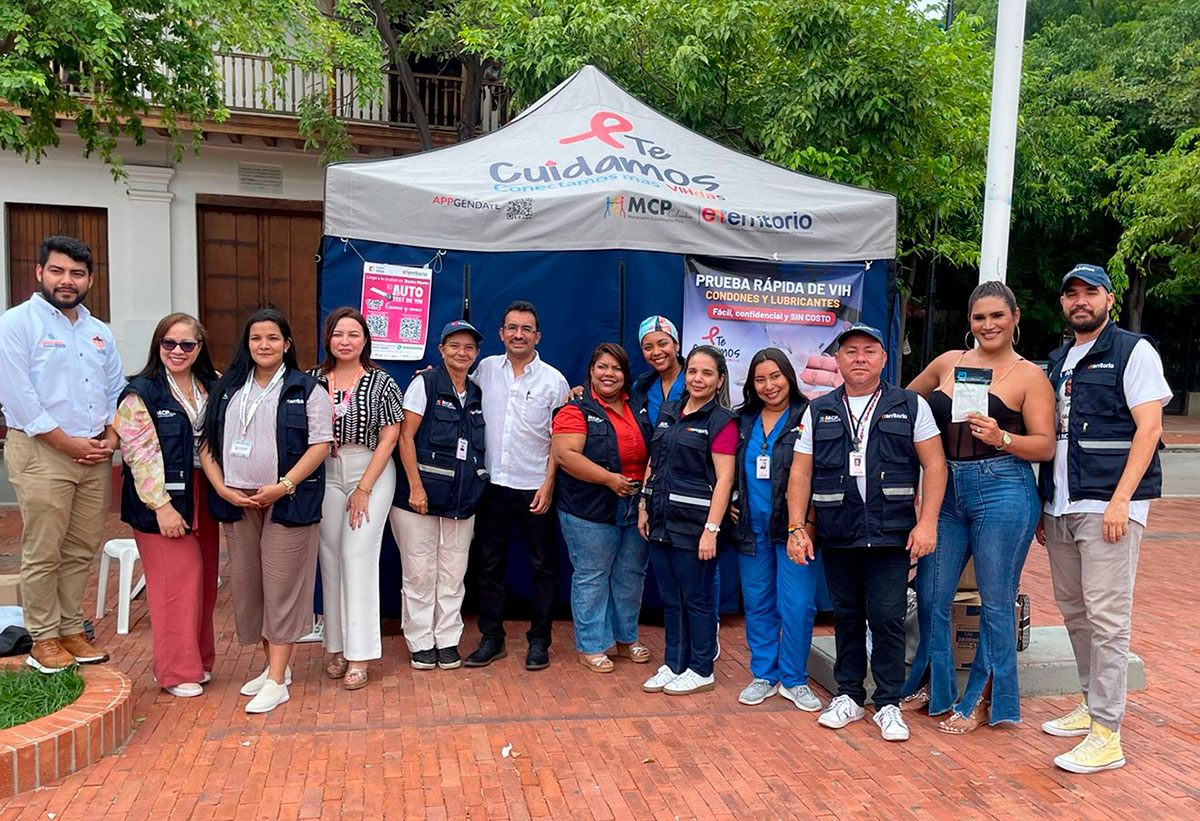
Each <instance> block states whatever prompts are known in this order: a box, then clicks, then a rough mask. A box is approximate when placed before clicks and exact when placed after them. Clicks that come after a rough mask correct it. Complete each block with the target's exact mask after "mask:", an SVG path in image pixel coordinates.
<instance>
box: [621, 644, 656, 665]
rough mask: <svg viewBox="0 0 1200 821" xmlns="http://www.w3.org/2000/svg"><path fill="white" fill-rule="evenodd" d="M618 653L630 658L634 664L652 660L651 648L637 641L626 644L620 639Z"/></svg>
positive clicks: (622, 656) (624, 657)
mask: <svg viewBox="0 0 1200 821" xmlns="http://www.w3.org/2000/svg"><path fill="white" fill-rule="evenodd" d="M617 655H618V656H620V657H621V658H623V659H629V660H630V661H632V662H633V663H634V664H645V663H646V662H648V661H650V648H649V647H646V646H645V645H644V644H638V643H637V642H636V641H635V642H633V643H632V644H624V643H622V642H619V641H618V642H617Z"/></svg>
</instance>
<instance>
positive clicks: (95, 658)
mask: <svg viewBox="0 0 1200 821" xmlns="http://www.w3.org/2000/svg"><path fill="white" fill-rule="evenodd" d="M62 646H63V649H64V650H66V651H67V652H68V653H70V654H71V655H72V656H74V657H75V661H77V662H79V663H80V664H99V663H100V662H102V661H108V653H106V652H104V651H103V650H101V649H100V648H99V647H97V646H96V645H94V644H92V643H91V642H90V641H88V637H87V633H75V634H74V635H70V636H63V637H62Z"/></svg>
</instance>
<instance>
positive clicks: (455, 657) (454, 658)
mask: <svg viewBox="0 0 1200 821" xmlns="http://www.w3.org/2000/svg"><path fill="white" fill-rule="evenodd" d="M437 666H438V667H441V668H442V669H443V670H457V669H458V668H459V667H461V666H462V656H460V655H459V654H458V648H457V647H439V648H438V649H437Z"/></svg>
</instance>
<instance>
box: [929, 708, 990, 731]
mask: <svg viewBox="0 0 1200 821" xmlns="http://www.w3.org/2000/svg"><path fill="white" fill-rule="evenodd" d="M987 708H988V705H986V704H976V705H975V709H974V710H972V711H971V712H969V713H967V714H966V715H963V714H962V713H960V712H958V711H957V710H954V711H952V712H951V713H950V717H949V718H947V719H945V720H944V721H939V722H938V730H939V731H940V732H943V733H946V734H947V735H966V734H967V733H973V732H975V730H977V729H979V725H980V724H982V723H983V721H982V719H980V715H982V713H983V712H985V711H986V710H987Z"/></svg>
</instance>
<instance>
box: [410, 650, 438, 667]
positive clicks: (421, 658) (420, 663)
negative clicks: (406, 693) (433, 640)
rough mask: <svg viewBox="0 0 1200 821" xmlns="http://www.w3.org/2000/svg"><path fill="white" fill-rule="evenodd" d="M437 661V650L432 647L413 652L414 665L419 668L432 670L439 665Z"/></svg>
mask: <svg viewBox="0 0 1200 821" xmlns="http://www.w3.org/2000/svg"><path fill="white" fill-rule="evenodd" d="M437 661H438V654H437V650H435V649H433V648H432V647H430V648H429V649H428V650H418V651H417V652H415V653H413V654H412V666H413V667H414V668H416V669H417V670H432V669H433V668H434V667H437Z"/></svg>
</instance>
